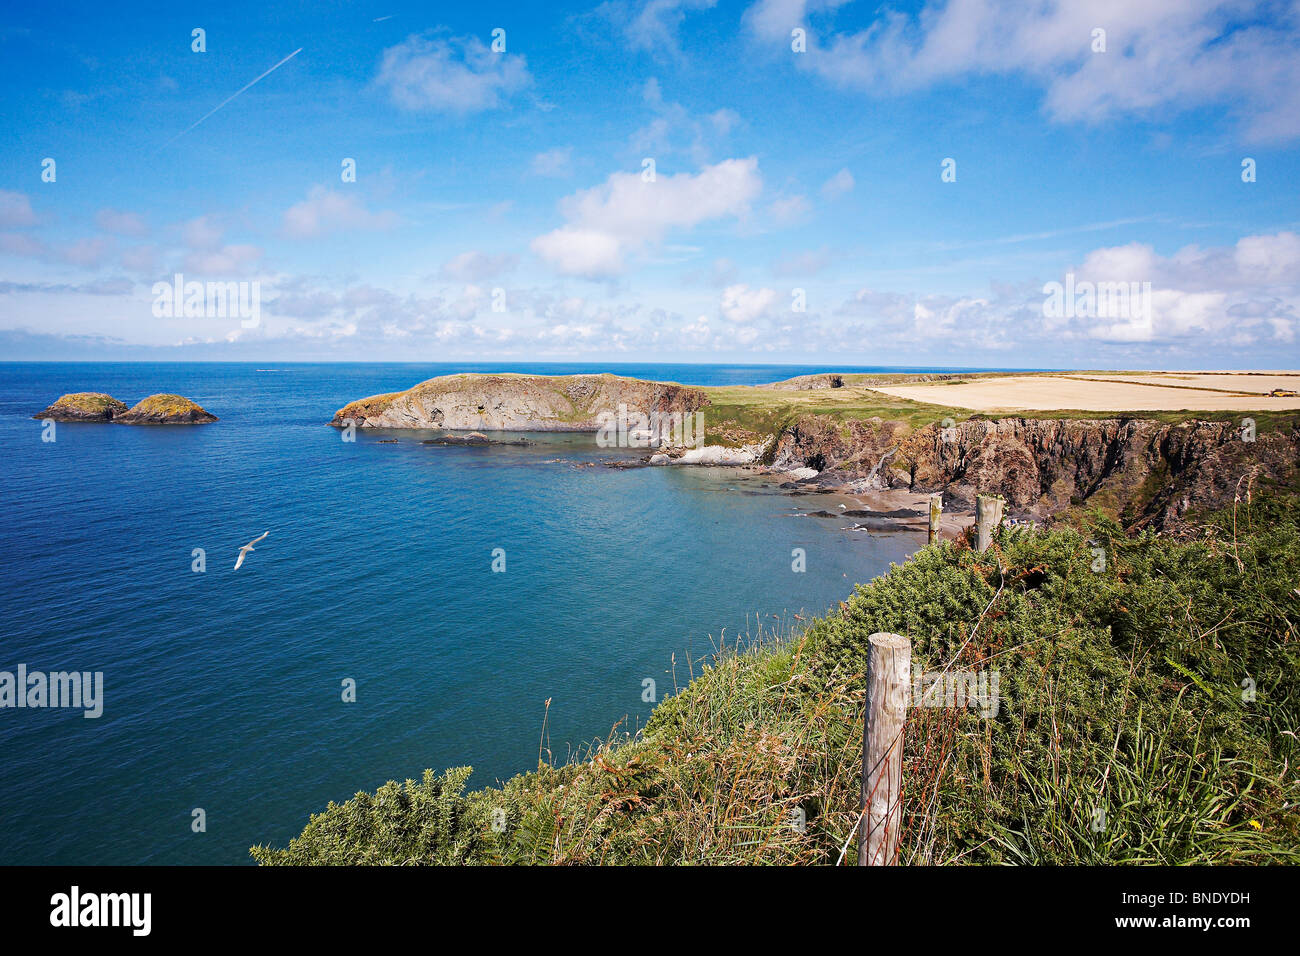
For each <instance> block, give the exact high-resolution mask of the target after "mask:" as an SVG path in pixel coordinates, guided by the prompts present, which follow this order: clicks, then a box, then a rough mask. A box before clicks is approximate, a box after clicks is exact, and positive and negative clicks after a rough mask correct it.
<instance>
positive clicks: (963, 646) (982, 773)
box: [252, 488, 1300, 864]
mask: <svg viewBox="0 0 1300 956" xmlns="http://www.w3.org/2000/svg"><path fill="white" fill-rule="evenodd" d="M1295 490H1296V489H1294V488H1292V489H1289V493H1288V494H1284V495H1283V494H1279V495H1276V496H1272V497H1270V498H1268V499H1261V498H1259V497H1256V499H1255V500H1254V501H1253V502H1249V501H1246V500H1243V501H1242V502H1241V503H1240V504H1239V505H1238V506H1237V507H1236V508H1234V509H1230V510H1229V511H1227V512H1224V513H1222V514H1219V515H1217V516H1215V517H1214V518H1213V519H1212V520H1211V521H1210V522H1209V523H1208V524H1207V525H1206V528H1205V531H1204V534H1203V535H1202V536H1201V538H1200V539H1199V540H1195V541H1181V542H1179V541H1169V540H1164V539H1161V538H1158V537H1156V536H1154V535H1151V534H1144V535H1141V536H1137V537H1127V536H1125V535H1124V534H1123V532H1122V530H1121V529H1120V527H1119V526H1118V525H1116V524H1115V523H1113V522H1111V521H1109V520H1108V519H1105V518H1102V517H1099V516H1098V517H1095V518H1094V519H1092V522H1091V523H1090V524H1089V525H1088V526H1086V527H1081V528H1079V529H1058V530H1053V531H1050V532H1029V531H1025V530H1017V529H1004V530H1003V531H1002V532H1000V534H999V537H998V540H997V544H996V547H995V549H994V550H993V551H990V552H988V553H985V554H983V555H977V554H975V553H973V552H971V551H970V550H969V549H968V548H966V547H964V546H963V545H962V544H960V543H958V544H947V545H942V546H938V547H931V548H927V549H925V550H923V551H921V552H919V553H918V554H917V555H916V556H915V557H914V558H913V559H912V560H910V561H908V562H907V563H906V564H904V565H902V566H896V567H894V568H893V569H892V570H891V571H890V573H888V574H887V575H884V576H882V577H880V578H878V579H876V580H875V581H872V582H870V583H869V584H865V585H860V586H859V587H858V589H857V591H856V593H855V594H854V595H853V596H852V597H850V598H849V600H847V601H846V602H844V603H842V604H841V605H840V607H839V609H838V610H836V611H834V612H833V613H831V614H830V615H828V616H827V617H825V618H822V619H820V620H817V621H815V622H813V623H812V624H811V626H809V627H808V628H807V629H806V631H804V632H803V633H801V634H798V635H792V636H788V637H786V638H785V639H780V640H760V641H757V642H754V643H752V644H750V645H748V646H746V647H742V648H739V649H737V648H732V649H728V650H726V651H725V652H723V653H721V654H719V655H718V656H717V657H716V658H715V659H713V660H711V661H708V662H705V663H703V665H702V668H701V669H700V670H698V671H697V675H698V676H696V677H695V679H694V680H693V681H691V683H690V684H689V685H688V686H687V687H686V688H685V689H684V690H683V691H682V692H681V693H679V694H677V695H676V696H674V697H671V698H669V699H667V700H665V701H664V702H663V703H661V704H660V706H659V707H658V708H657V709H656V711H655V713H654V715H653V717H652V719H651V721H650V723H649V725H648V726H647V727H646V729H645V730H644V731H643V732H642V733H641V734H639V735H637V736H636V737H635V738H632V739H628V738H618V739H611V740H610V741H608V742H606V743H604V744H602V745H600V746H597V747H595V748H593V749H592V750H591V752H590V753H588V754H587V755H585V756H584V758H583V759H582V760H580V761H578V762H575V763H572V764H569V765H565V766H559V767H552V766H540V767H539V768H538V769H537V770H536V771H534V772H531V773H526V774H521V775H519V776H517V777H514V778H512V779H511V780H509V781H507V782H506V783H505V785H504V786H503V787H501V788H500V789H497V788H490V789H485V790H480V791H476V792H472V793H465V792H464V786H465V782H466V780H467V778H468V776H469V770H468V768H460V769H454V770H449V771H447V772H446V773H445V774H444V775H441V776H438V775H435V774H433V773H432V772H426V774H425V776H424V779H423V780H422V781H420V782H415V781H409V780H408V781H406V782H405V783H404V784H399V783H389V784H387V785H385V786H384V787H382V788H380V790H379V791H377V792H376V793H374V794H367V793H359V794H357V795H356V796H355V797H354V798H352V799H351V800H348V801H346V802H345V803H342V804H331V805H330V806H329V807H328V808H327V809H326V810H324V811H323V812H322V813H319V814H316V815H315V816H313V817H312V819H311V821H310V823H309V824H308V825H307V827H306V829H304V831H303V832H302V834H301V835H300V836H298V837H296V838H295V839H293V840H292V841H291V842H290V843H289V845H288V846H287V847H285V848H283V849H273V848H270V847H256V848H254V849H253V851H252V852H253V856H254V857H255V858H256V859H257V860H258V861H259V862H261V863H264V864H305V863H331V864H353V863H394V864H401V863H778V864H783V863H805V864H816V863H821V864H831V863H835V862H836V861H837V860H838V859H839V857H840V854H841V852H842V851H843V850H844V848H845V846H846V844H849V843H850V842H851V837H852V833H853V829H854V824H855V821H856V818H857V806H858V774H859V768H860V764H859V761H860V759H861V757H860V753H861V751H860V747H861V726H862V701H863V696H864V688H865V683H864V676H865V675H864V674H863V670H864V664H865V660H866V657H865V648H866V641H867V637H868V636H869V635H870V634H871V633H873V632H875V631H881V630H884V631H896V632H898V633H903V634H907V635H908V636H910V637H911V638H912V642H913V652H914V660H913V670H914V672H915V671H916V670H918V669H919V670H924V671H932V670H935V669H939V668H942V667H943V666H944V665H946V664H948V663H950V662H951V663H952V666H953V667H954V668H956V669H964V670H975V671H985V672H992V671H994V670H996V671H997V672H998V674H999V677H1000V683H999V692H1000V702H999V707H998V710H997V713H996V715H995V716H991V717H987V718H986V717H985V716H983V715H982V714H981V712H980V711H979V710H976V709H971V708H940V707H916V706H914V707H913V709H912V710H911V712H910V714H909V724H908V730H907V734H906V741H905V746H906V758H905V770H904V774H905V782H906V793H905V803H904V831H903V836H902V842H901V846H902V850H901V853H902V861H903V862H905V863H1129V864H1132V863H1154V862H1163V863H1261V862H1290V863H1295V862H1300V823H1298V821H1297V816H1296V814H1295V813H1294V810H1293V809H1288V807H1290V808H1293V807H1294V806H1295V803H1296V801H1297V800H1298V799H1300V785H1298V784H1297V782H1296V779H1295V775H1294V768H1295V767H1296V764H1297V760H1298V758H1300V746H1298V744H1297V739H1296V736H1295V734H1296V732H1297V729H1298V725H1300V677H1298V676H1297V675H1298V674H1300V633H1298V632H1297V621H1300V592H1298V591H1297V590H1296V588H1297V586H1300V578H1298V577H1297V573H1296V571H1295V568H1296V567H1300V523H1298V520H1297V512H1296V510H1295V507H1294V505H1295V504H1296V498H1295V497H1294V492H1295ZM1094 548H1101V549H1102V552H1103V553H1104V555H1105V557H1106V560H1105V564H1104V568H1102V569H1101V570H1094V568H1096V567H1098V566H1099V563H1098V561H1097V553H1096V552H1095V551H1094V550H1093V549H1094ZM1243 684H1244V686H1245V688H1246V691H1247V692H1243ZM1250 691H1253V693H1250ZM800 816H801V817H802V818H803V819H805V820H806V826H803V827H796V826H793V825H792V821H793V820H794V819H796V818H797V817H800ZM847 858H848V859H852V858H853V850H852V848H851V847H850V848H849V852H848V857H847Z"/></svg>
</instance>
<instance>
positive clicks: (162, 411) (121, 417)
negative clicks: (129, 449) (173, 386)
mask: <svg viewBox="0 0 1300 956" xmlns="http://www.w3.org/2000/svg"><path fill="white" fill-rule="evenodd" d="M32 418H36V419H40V420H42V421H44V420H46V419H50V420H53V421H56V422H111V423H112V424H114V425H205V424H207V423H208V422H215V421H217V420H218V419H217V416H216V415H213V414H212V413H211V412H209V411H207V410H206V409H204V408H203V407H202V406H201V405H199V404H198V403H196V402H192V401H190V400H189V399H188V398H185V397H184V396H181V395H170V394H165V393H161V394H158V395H150V396H149V397H148V398H142V399H140V401H138V402H136V404H135V405H134V406H132V407H130V408H128V407H127V405H126V402H121V401H118V400H117V399H116V398H114V397H113V396H111V395H106V394H104V393H103V392H73V393H71V394H68V395H64V396H62V397H61V398H59V400H58V401H56V402H55V403H54V404H53V405H51V406H50V407H49V408H46V409H45V410H44V411H41V412H37V413H36V414H35V415H33V416H32Z"/></svg>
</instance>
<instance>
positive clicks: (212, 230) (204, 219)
mask: <svg viewBox="0 0 1300 956" xmlns="http://www.w3.org/2000/svg"><path fill="white" fill-rule="evenodd" d="M224 235H225V229H224V228H223V227H222V226H221V224H220V223H218V222H217V221H216V220H215V219H214V218H213V217H211V216H199V217H198V218H197V219H191V220H190V221H189V222H187V223H185V224H184V225H183V226H182V227H181V239H182V241H184V243H185V245H187V246H189V247H190V248H191V249H215V248H216V247H217V246H219V245H220V244H221V237H222V236H224Z"/></svg>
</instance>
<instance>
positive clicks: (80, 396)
mask: <svg viewBox="0 0 1300 956" xmlns="http://www.w3.org/2000/svg"><path fill="white" fill-rule="evenodd" d="M124 411H126V402H119V401H118V400H117V399H116V398H114V397H113V396H112V395H105V394H104V393H103V392H73V393H71V394H69V395H64V396H62V397H61V398H60V399H59V400H58V401H57V402H55V403H54V404H53V405H51V406H50V407H49V408H47V409H45V411H43V412H37V413H36V414H35V415H33V416H32V418H39V419H41V420H42V421H44V420H45V419H52V420H54V421H56V422H111V421H112V420H113V418H114V417H115V416H116V415H119V414H121V413H122V412H124Z"/></svg>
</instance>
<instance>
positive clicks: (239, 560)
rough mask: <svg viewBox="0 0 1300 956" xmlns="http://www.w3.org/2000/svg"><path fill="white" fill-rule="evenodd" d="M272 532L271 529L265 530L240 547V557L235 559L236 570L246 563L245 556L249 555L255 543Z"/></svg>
mask: <svg viewBox="0 0 1300 956" xmlns="http://www.w3.org/2000/svg"><path fill="white" fill-rule="evenodd" d="M270 533H271V532H269V531H263V532H262V535H261V537H259V538H254V539H253V540H252V541H250V542H248V544H246V545H244V546H243V547H242V548H240V549H239V557H238V558H236V559H235V570H236V571H238V570H239V566H240V565H241V564H243V563H244V558H246V557H248V552H250V551H252V550H253V545H255V544H257V542H259V541H261V540H262V538H265V537H266V536H267V535H268V534H270Z"/></svg>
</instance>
